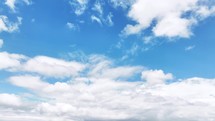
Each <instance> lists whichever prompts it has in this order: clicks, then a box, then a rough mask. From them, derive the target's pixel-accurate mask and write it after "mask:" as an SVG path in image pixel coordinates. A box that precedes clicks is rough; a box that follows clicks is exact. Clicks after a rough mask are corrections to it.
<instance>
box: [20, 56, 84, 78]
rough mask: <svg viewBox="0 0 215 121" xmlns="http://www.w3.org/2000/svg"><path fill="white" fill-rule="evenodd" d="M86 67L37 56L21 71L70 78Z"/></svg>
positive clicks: (76, 63)
mask: <svg viewBox="0 0 215 121" xmlns="http://www.w3.org/2000/svg"><path fill="white" fill-rule="evenodd" d="M84 68H85V66H84V65H83V64H81V63H78V62H75V61H64V60H61V59H56V58H52V57H47V56H37V57H34V58H31V59H29V60H28V61H27V62H26V63H24V64H23V65H22V66H21V67H20V69H18V70H23V71H27V72H34V73H38V74H41V75H45V76H50V77H56V78H57V77H70V76H75V75H77V74H78V73H79V72H80V71H82V70H83V69H84Z"/></svg>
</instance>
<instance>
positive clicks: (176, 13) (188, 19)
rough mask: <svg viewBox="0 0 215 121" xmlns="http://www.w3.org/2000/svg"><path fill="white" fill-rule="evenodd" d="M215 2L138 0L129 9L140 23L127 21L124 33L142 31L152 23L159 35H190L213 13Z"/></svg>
mask: <svg viewBox="0 0 215 121" xmlns="http://www.w3.org/2000/svg"><path fill="white" fill-rule="evenodd" d="M155 3H156V4H155ZM213 5H214V4H213V3H212V2H211V1H204V2H203V1H201V0H174V1H172V0H153V1H152V0H137V1H136V2H135V3H134V4H133V5H132V6H131V9H130V11H129V13H128V17H129V18H131V19H132V20H133V21H135V22H136V23H137V24H135V25H131V24H128V25H127V26H126V27H125V28H124V30H123V34H124V35H132V34H139V33H141V32H142V31H144V30H145V29H147V28H149V27H152V28H153V29H152V32H153V34H154V35H155V36H158V37H183V38H189V37H190V36H191V35H192V31H191V28H192V27H193V25H195V24H197V23H198V21H200V20H203V19H205V18H207V17H209V16H212V15H213V14H214V12H215V11H214V10H215V9H214V6H213ZM154 22H155V25H153V23H154Z"/></svg>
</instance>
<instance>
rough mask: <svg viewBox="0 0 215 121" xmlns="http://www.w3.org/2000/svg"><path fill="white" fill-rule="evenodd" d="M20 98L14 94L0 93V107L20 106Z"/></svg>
mask: <svg viewBox="0 0 215 121" xmlns="http://www.w3.org/2000/svg"><path fill="white" fill-rule="evenodd" d="M21 105H22V101H21V98H20V97H18V96H16V95H14V94H7V93H0V107H1V106H4V107H17V106H21Z"/></svg>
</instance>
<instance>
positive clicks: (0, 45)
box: [0, 39, 4, 49]
mask: <svg viewBox="0 0 215 121" xmlns="http://www.w3.org/2000/svg"><path fill="white" fill-rule="evenodd" d="M3 44H4V41H3V39H0V49H1V48H2V46H3Z"/></svg>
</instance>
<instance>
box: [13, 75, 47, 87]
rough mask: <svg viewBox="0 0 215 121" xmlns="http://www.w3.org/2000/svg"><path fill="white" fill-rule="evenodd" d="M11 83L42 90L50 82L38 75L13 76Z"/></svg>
mask: <svg viewBox="0 0 215 121" xmlns="http://www.w3.org/2000/svg"><path fill="white" fill-rule="evenodd" d="M9 81H10V83H11V84H13V85H16V86H19V87H23V88H27V89H31V90H40V89H43V88H45V87H47V86H48V85H49V84H48V83H46V82H43V81H41V79H40V77H38V76H30V75H25V76H13V77H10V79H9Z"/></svg>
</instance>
